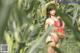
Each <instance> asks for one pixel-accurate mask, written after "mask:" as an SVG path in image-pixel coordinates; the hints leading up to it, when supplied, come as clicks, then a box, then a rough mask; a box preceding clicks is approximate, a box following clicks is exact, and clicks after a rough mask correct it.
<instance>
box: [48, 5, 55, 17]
mask: <svg viewBox="0 0 80 53" xmlns="http://www.w3.org/2000/svg"><path fill="white" fill-rule="evenodd" d="M51 10H56V5H55V4H49V5H48V6H47V8H46V17H47V18H49V16H50V13H49V12H50V11H51Z"/></svg>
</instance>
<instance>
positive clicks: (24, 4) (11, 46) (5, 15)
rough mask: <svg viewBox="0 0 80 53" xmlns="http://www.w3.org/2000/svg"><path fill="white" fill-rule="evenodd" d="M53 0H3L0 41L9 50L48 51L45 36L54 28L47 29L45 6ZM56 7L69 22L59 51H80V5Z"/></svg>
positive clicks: (14, 52)
mask: <svg viewBox="0 0 80 53" xmlns="http://www.w3.org/2000/svg"><path fill="white" fill-rule="evenodd" d="M52 1H54V0H0V44H3V43H7V45H8V53H47V51H46V44H45V39H46V37H47V34H48V33H49V31H50V29H51V27H49V29H48V30H47V31H44V22H45V19H46V17H45V8H46V7H45V6H46V5H47V4H50V3H54V2H52ZM71 1H72V0H71ZM75 1H77V0H75ZM54 4H57V3H54ZM56 7H57V9H56V10H57V15H58V16H61V17H62V20H63V21H64V22H65V24H66V26H65V38H64V39H63V40H60V42H59V45H60V46H59V50H60V51H61V52H62V53H80V42H79V41H80V5H79V4H63V3H59V4H57V5H56Z"/></svg>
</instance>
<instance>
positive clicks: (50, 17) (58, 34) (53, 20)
mask: <svg viewBox="0 0 80 53" xmlns="http://www.w3.org/2000/svg"><path fill="white" fill-rule="evenodd" d="M46 16H47V19H46V22H45V30H46V29H47V28H48V26H53V28H52V30H51V32H50V34H49V35H48V37H47V39H46V43H47V44H48V53H56V51H55V47H57V43H58V41H59V39H60V38H64V30H63V29H64V22H63V21H61V20H60V18H61V17H60V16H56V10H55V8H54V6H49V7H47V9H46Z"/></svg>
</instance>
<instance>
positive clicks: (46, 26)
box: [45, 20, 48, 30]
mask: <svg viewBox="0 0 80 53" xmlns="http://www.w3.org/2000/svg"><path fill="white" fill-rule="evenodd" d="M47 28H48V20H46V21H45V30H47Z"/></svg>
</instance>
